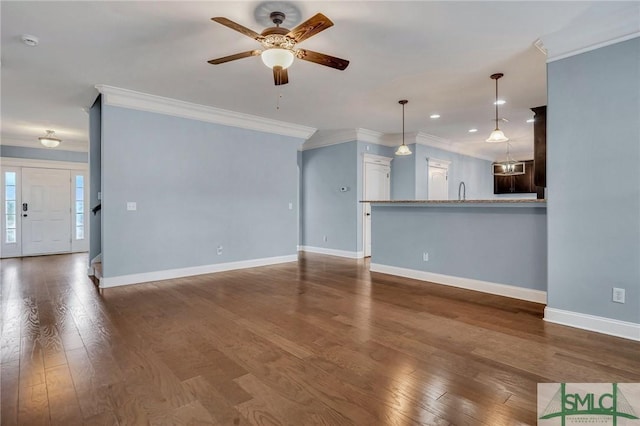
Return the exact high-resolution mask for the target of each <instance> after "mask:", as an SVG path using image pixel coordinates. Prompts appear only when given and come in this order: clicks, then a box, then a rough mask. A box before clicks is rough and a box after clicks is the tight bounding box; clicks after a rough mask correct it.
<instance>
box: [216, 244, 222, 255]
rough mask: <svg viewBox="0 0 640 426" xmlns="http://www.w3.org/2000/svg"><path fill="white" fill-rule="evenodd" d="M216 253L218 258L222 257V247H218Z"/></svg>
mask: <svg viewBox="0 0 640 426" xmlns="http://www.w3.org/2000/svg"><path fill="white" fill-rule="evenodd" d="M216 252H217V253H218V256H220V255H222V246H218V249H217V250H216Z"/></svg>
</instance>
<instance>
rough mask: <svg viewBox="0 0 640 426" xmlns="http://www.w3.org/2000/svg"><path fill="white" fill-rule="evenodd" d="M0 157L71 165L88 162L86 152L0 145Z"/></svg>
mask: <svg viewBox="0 0 640 426" xmlns="http://www.w3.org/2000/svg"><path fill="white" fill-rule="evenodd" d="M62 143H63V144H64V142H62ZM61 146H62V145H61ZM0 157H7V158H28V159H31V160H49V161H69V162H73V163H86V162H88V161H89V159H88V158H89V157H88V154H87V153H86V152H77V151H64V150H63V149H58V148H27V147H24V146H10V145H0Z"/></svg>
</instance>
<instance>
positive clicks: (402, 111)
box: [402, 104, 404, 145]
mask: <svg viewBox="0 0 640 426" xmlns="http://www.w3.org/2000/svg"><path fill="white" fill-rule="evenodd" d="M402 145H404V104H402Z"/></svg>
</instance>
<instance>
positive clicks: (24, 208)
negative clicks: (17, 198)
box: [22, 203, 29, 212]
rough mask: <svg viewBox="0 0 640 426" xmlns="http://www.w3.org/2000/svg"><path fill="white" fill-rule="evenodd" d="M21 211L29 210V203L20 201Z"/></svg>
mask: <svg viewBox="0 0 640 426" xmlns="http://www.w3.org/2000/svg"><path fill="white" fill-rule="evenodd" d="M22 211H23V212H26V211H29V204H27V203H22Z"/></svg>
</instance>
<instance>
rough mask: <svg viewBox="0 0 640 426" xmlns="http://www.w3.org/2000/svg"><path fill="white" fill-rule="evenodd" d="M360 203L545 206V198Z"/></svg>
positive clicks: (371, 201) (368, 201)
mask: <svg viewBox="0 0 640 426" xmlns="http://www.w3.org/2000/svg"><path fill="white" fill-rule="evenodd" d="M360 202H361V203H371V204H376V205H386V204H388V205H426V206H429V205H436V206H478V205H481V206H487V205H498V206H527V207H546V206H547V200H536V199H531V198H527V199H495V198H494V199H491V200H464V201H461V200H363V201H360Z"/></svg>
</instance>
